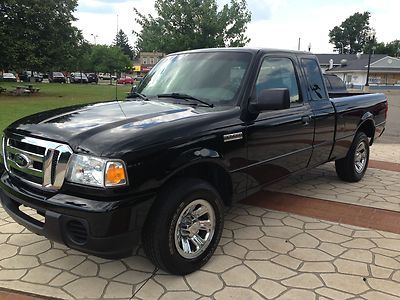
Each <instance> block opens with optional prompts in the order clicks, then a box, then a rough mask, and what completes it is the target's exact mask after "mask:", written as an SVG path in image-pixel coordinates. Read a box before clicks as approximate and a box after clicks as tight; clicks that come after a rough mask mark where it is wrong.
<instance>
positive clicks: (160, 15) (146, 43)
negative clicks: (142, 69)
mask: <svg viewBox="0 0 400 300" xmlns="http://www.w3.org/2000/svg"><path fill="white" fill-rule="evenodd" d="M155 9H156V12H157V17H153V16H151V15H148V16H144V15H143V14H141V13H140V12H139V11H138V10H137V9H136V8H134V11H135V13H136V15H137V18H135V21H136V22H137V23H138V24H139V25H141V27H142V29H141V31H140V32H135V31H134V33H135V34H136V36H137V42H136V45H135V46H136V49H137V51H160V52H164V53H171V52H176V51H181V50H188V49H199V48H209V47H227V46H229V47H240V46H244V45H246V44H247V43H248V42H249V41H250V39H249V38H248V37H247V36H246V35H245V32H246V29H247V24H248V23H249V22H250V20H251V13H250V11H249V10H248V9H247V4H246V0H231V2H230V4H229V5H228V4H225V5H224V6H223V7H222V9H220V10H219V9H218V5H217V1H216V0H156V1H155Z"/></svg>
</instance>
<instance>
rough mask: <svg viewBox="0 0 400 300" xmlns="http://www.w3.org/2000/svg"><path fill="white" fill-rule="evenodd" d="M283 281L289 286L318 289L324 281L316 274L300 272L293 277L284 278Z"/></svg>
mask: <svg viewBox="0 0 400 300" xmlns="http://www.w3.org/2000/svg"><path fill="white" fill-rule="evenodd" d="M282 283H283V284H284V285H287V286H292V287H297V288H302V289H316V288H318V287H321V286H323V283H322V281H321V280H320V279H319V278H318V277H317V276H316V275H314V274H310V273H308V274H299V275H296V276H294V277H292V278H289V279H286V280H283V281H282Z"/></svg>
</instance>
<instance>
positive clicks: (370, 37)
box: [365, 29, 375, 86]
mask: <svg viewBox="0 0 400 300" xmlns="http://www.w3.org/2000/svg"><path fill="white" fill-rule="evenodd" d="M368 41H369V53H368V68H367V82H366V83H365V86H369V69H370V67H371V55H372V47H373V46H372V45H373V42H374V41H375V30H374V29H372V30H371V31H370V32H369V33H368Z"/></svg>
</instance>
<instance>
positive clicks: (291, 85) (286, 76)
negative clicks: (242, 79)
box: [256, 57, 300, 104]
mask: <svg viewBox="0 0 400 300" xmlns="http://www.w3.org/2000/svg"><path fill="white" fill-rule="evenodd" d="M276 88H287V89H288V90H289V95H290V103H293V104H296V103H300V95H299V87H298V85H297V80H296V73H295V70H294V66H293V63H292V61H291V60H290V59H289V58H285V57H266V58H264V60H263V63H262V65H261V68H260V72H259V74H258V78H257V81H256V94H257V95H259V93H260V92H261V91H262V90H264V89H276Z"/></svg>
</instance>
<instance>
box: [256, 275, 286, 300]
mask: <svg viewBox="0 0 400 300" xmlns="http://www.w3.org/2000/svg"><path fill="white" fill-rule="evenodd" d="M253 289H254V290H256V291H257V292H259V293H260V294H261V295H263V296H264V297H265V298H267V299H274V298H276V297H277V296H279V295H280V294H282V293H283V292H284V291H286V287H284V286H283V285H282V284H280V283H277V282H275V281H272V280H269V279H264V278H262V279H259V280H257V282H256V283H255V284H254V285H253Z"/></svg>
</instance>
